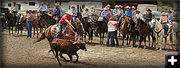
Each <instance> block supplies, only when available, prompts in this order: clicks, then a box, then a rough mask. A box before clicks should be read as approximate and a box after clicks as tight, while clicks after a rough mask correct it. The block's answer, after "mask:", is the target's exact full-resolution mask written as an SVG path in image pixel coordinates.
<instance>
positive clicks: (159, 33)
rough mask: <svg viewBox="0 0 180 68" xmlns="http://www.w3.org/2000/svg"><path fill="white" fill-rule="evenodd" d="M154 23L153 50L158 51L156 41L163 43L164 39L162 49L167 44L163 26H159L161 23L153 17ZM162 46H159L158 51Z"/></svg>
mask: <svg viewBox="0 0 180 68" xmlns="http://www.w3.org/2000/svg"><path fill="white" fill-rule="evenodd" d="M153 20H154V22H152V23H153V28H154V29H153V31H154V33H155V37H156V45H155V49H158V41H161V42H163V38H164V39H165V44H164V48H165V47H166V43H167V36H168V35H165V33H164V32H165V29H164V28H163V26H162V25H161V23H160V22H159V21H158V20H157V19H156V18H155V17H153ZM162 45H163V44H161V46H159V50H162Z"/></svg>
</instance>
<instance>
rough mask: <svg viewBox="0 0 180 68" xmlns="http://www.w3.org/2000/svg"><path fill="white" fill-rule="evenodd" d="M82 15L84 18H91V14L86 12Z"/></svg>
mask: <svg viewBox="0 0 180 68" xmlns="http://www.w3.org/2000/svg"><path fill="white" fill-rule="evenodd" d="M81 15H82V17H83V18H84V17H89V16H90V13H89V12H88V11H87V12H86V11H84V12H82V13H81Z"/></svg>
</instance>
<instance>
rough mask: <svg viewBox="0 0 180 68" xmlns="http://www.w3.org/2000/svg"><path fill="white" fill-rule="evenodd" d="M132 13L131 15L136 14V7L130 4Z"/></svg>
mask: <svg viewBox="0 0 180 68" xmlns="http://www.w3.org/2000/svg"><path fill="white" fill-rule="evenodd" d="M132 15H133V17H134V16H135V15H136V8H135V7H134V6H132Z"/></svg>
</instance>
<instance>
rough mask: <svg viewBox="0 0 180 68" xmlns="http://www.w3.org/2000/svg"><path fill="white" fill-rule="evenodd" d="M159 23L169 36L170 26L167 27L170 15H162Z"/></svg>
mask: <svg viewBox="0 0 180 68" xmlns="http://www.w3.org/2000/svg"><path fill="white" fill-rule="evenodd" d="M159 22H160V23H161V24H162V26H163V28H164V30H165V35H167V31H168V29H169V26H168V25H167V23H168V13H165V12H163V13H162V14H161V17H160V20H159Z"/></svg>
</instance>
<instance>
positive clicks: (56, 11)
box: [53, 8, 61, 15]
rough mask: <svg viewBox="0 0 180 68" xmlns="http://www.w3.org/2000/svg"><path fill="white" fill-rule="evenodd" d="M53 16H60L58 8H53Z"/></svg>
mask: <svg viewBox="0 0 180 68" xmlns="http://www.w3.org/2000/svg"><path fill="white" fill-rule="evenodd" d="M53 14H54V15H60V14H61V10H60V8H54V12H53Z"/></svg>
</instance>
